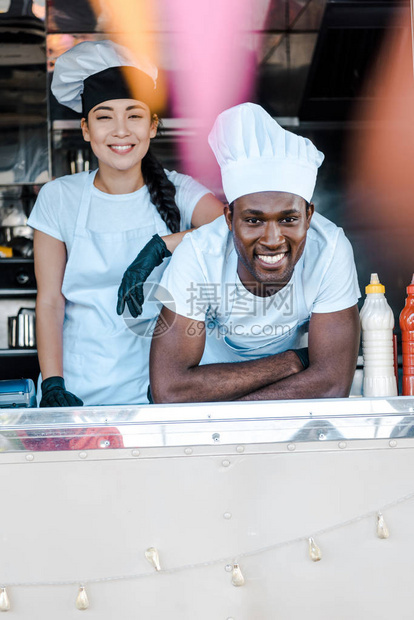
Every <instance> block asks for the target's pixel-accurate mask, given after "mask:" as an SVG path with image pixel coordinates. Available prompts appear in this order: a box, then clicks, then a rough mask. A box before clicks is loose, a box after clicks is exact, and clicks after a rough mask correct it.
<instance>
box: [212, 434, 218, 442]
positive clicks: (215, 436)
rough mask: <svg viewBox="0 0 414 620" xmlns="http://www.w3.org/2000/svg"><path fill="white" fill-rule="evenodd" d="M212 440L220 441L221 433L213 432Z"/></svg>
mask: <svg viewBox="0 0 414 620" xmlns="http://www.w3.org/2000/svg"><path fill="white" fill-rule="evenodd" d="M211 438H212V440H213V441H215V442H218V441H220V433H213V434H212V436H211Z"/></svg>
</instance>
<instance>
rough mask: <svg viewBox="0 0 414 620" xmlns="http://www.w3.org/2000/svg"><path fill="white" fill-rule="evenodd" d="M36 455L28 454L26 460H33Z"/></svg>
mask: <svg viewBox="0 0 414 620" xmlns="http://www.w3.org/2000/svg"><path fill="white" fill-rule="evenodd" d="M33 459H34V456H33V454H26V461H33Z"/></svg>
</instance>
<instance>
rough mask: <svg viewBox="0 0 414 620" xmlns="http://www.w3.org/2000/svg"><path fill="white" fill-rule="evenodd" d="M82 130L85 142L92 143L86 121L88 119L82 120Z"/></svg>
mask: <svg viewBox="0 0 414 620" xmlns="http://www.w3.org/2000/svg"><path fill="white" fill-rule="evenodd" d="M81 129H82V135H83V139H84V140H85V142H90V141H91V138H90V136H89V128H88V121H87V120H86V118H82V120H81Z"/></svg>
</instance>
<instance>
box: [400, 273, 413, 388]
mask: <svg viewBox="0 0 414 620" xmlns="http://www.w3.org/2000/svg"><path fill="white" fill-rule="evenodd" d="M400 327H401V340H402V359H403V379H402V393H403V396H413V395H414V275H413V277H412V280H411V284H410V285H409V286H407V299H406V300H405V306H404V308H403V309H402V311H401V314H400Z"/></svg>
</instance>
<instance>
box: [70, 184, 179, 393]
mask: <svg viewBox="0 0 414 620" xmlns="http://www.w3.org/2000/svg"><path fill="white" fill-rule="evenodd" d="M95 174H96V172H95V173H90V174H89V175H87V178H86V182H85V186H84V190H83V194H82V199H81V204H80V207H79V212H78V217H77V221H76V227H75V234H74V240H73V246H72V249H71V252H70V256H69V258H68V262H67V265H66V270H65V275H64V278H63V285H62V293H63V295H64V296H65V298H66V307H65V318H64V323H63V375H64V379H65V385H66V389H67V390H69V391H70V392H73V393H74V394H76V396H78V397H79V398H81V399H82V400H83V401H84V404H85V405H110V404H119V405H124V404H137V403H147V402H148V401H147V397H146V394H147V388H148V383H149V372H148V363H149V349H150V344H151V337H150V333H149V331H150V330H141V331H142V332H143V333H144V334H145V335H144V336H137V335H136V334H135V333H134V332H133V331H131V329H129V327H128V326H127V324H126V322H125V320H124V318H123V317H122V316H118V315H117V313H116V304H117V293H118V288H119V285H120V283H121V279H122V275H123V273H124V271H125V269H126V268H127V267H128V265H129V264H130V263H131V262H132V261H133V260H134V258H135V257H136V255H137V254H138V252H139V251H140V250H141V249H142V248H143V247H144V245H145V244H146V243H147V242H148V241H149V240H150V238H151V237H152V235H154V234H155V233H158V234H159V235H166V234H169V231H168V228H167V226H166V224H165V223H164V222H163V221H162V219H161V217H160V216H159V215H158V212H157V211H156V208H155V207H154V217H153V220H152V221H148V220H147V221H146V222H145V223H143V226H142V227H140V228H137V229H132V230H127V231H119V230H116V229H115V230H114V229H113V227H112V228H111V231H110V232H104V233H102V232H94V231H91V230H88V229H87V228H86V225H87V221H88V213H89V208H90V204H91V193H92V185H93V181H94V178H95ZM114 208H116V204H115V206H114ZM137 208H138V205H137ZM164 268H165V266H164V267H163V268H162V270H163V269H164ZM159 271H160V270H159V269H157V274H156V276H155V280H157V281H159V276H160V273H159ZM157 276H158V277H157ZM151 279H152V280H153V281H154V277H151ZM158 311H159V307H158V308H157V307H156V306H155V304H153V303H152V304H151V303H149V304H147V305H146V304H144V312H143V315H141V317H140V318H139V319H138V323H140V325H141V326H142V325H146V324H149V323H153V322H154V319H155V317H156V316H157V313H158ZM126 314H128V311H127V310H126ZM127 323H128V321H127ZM130 323H131V321H130Z"/></svg>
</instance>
